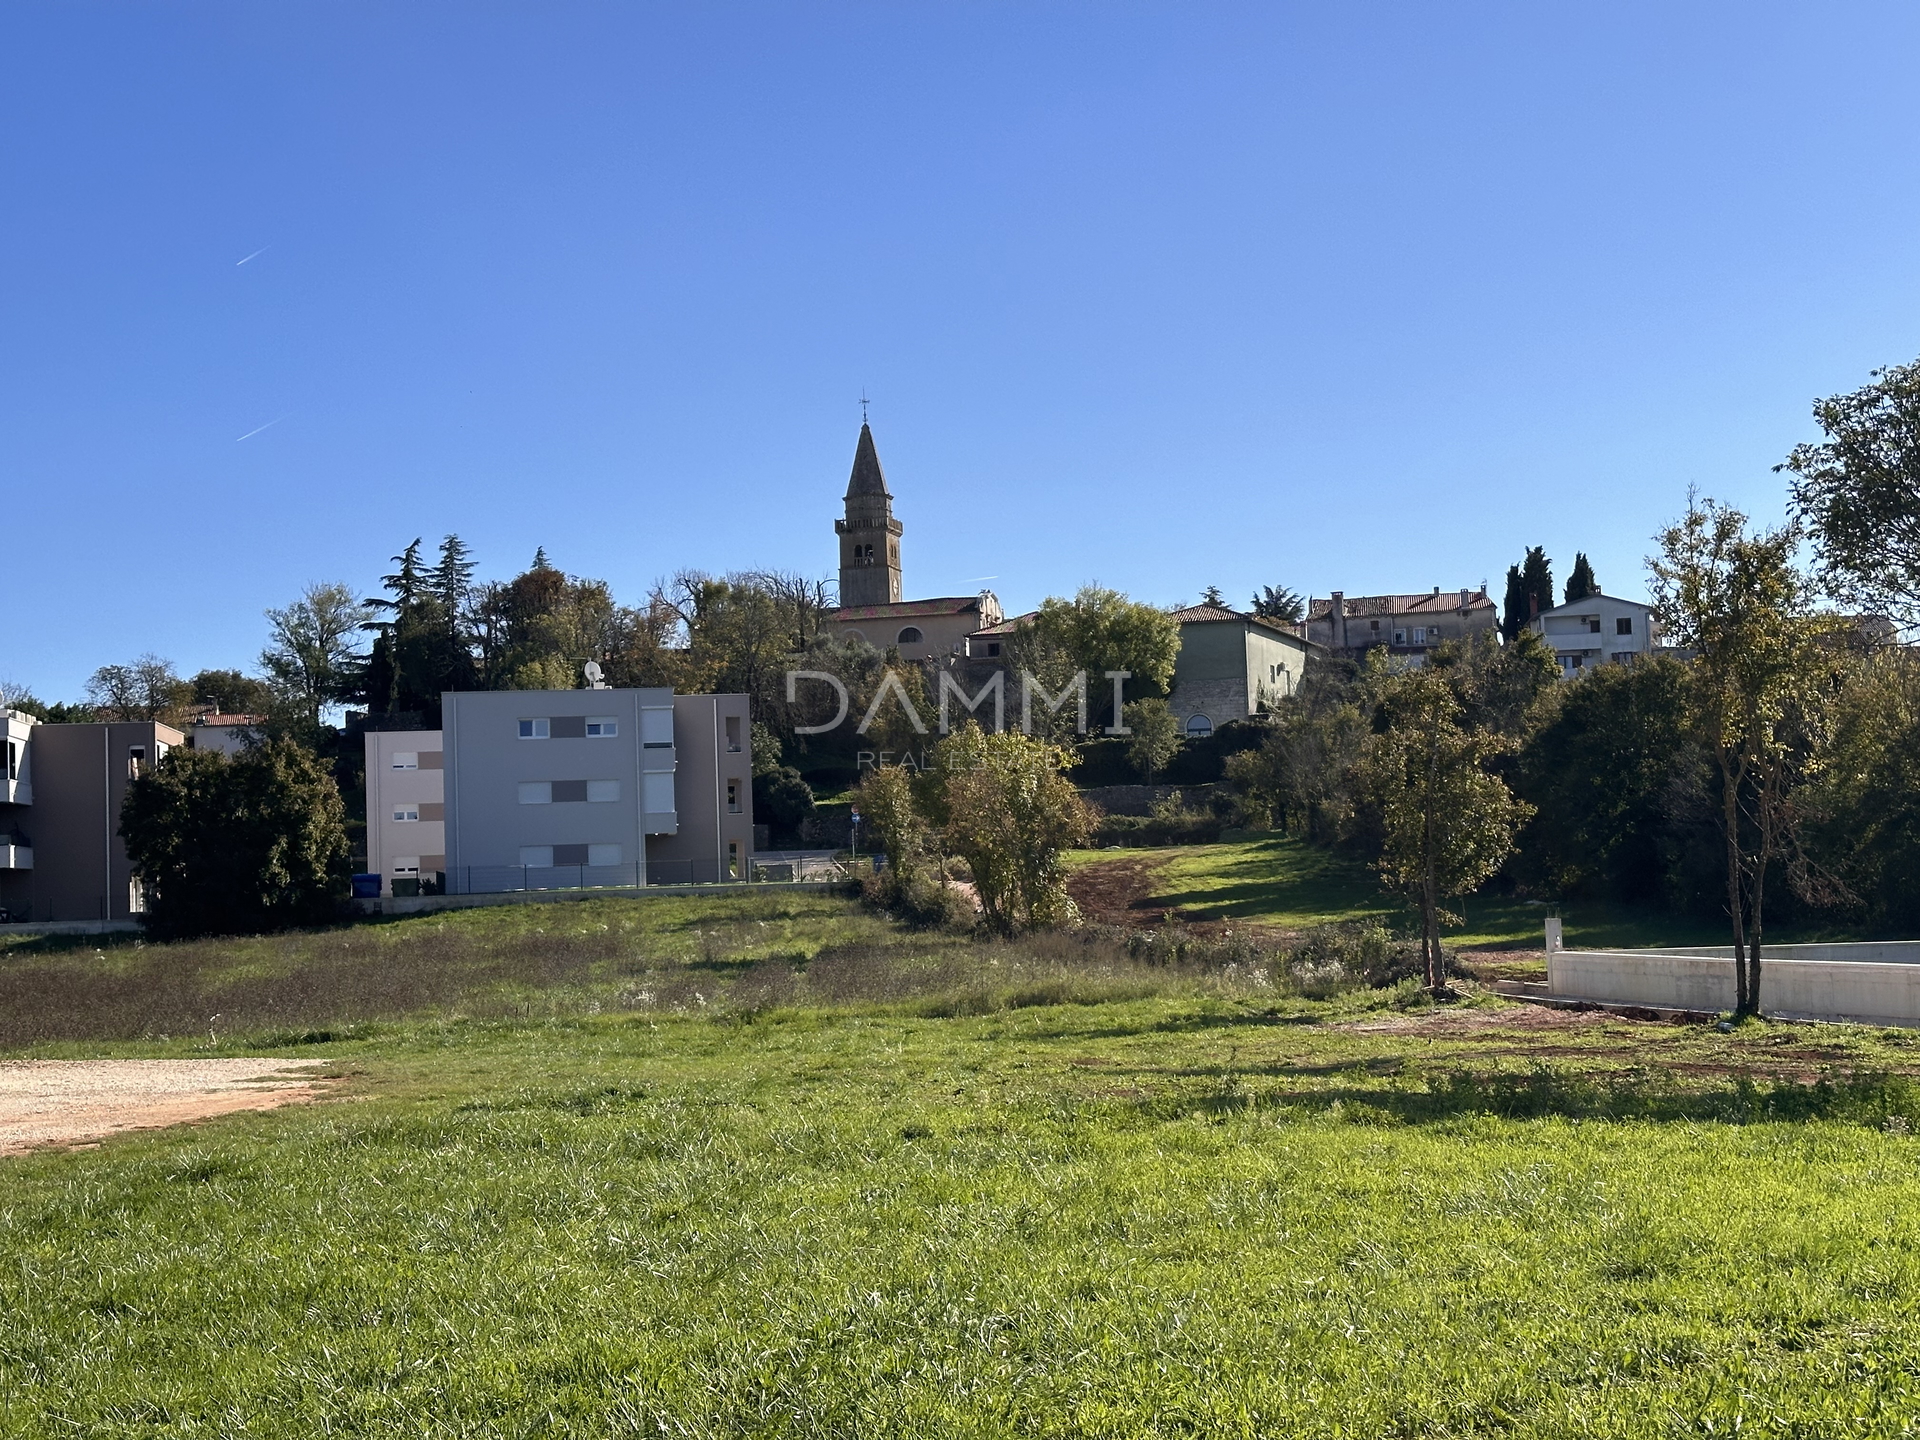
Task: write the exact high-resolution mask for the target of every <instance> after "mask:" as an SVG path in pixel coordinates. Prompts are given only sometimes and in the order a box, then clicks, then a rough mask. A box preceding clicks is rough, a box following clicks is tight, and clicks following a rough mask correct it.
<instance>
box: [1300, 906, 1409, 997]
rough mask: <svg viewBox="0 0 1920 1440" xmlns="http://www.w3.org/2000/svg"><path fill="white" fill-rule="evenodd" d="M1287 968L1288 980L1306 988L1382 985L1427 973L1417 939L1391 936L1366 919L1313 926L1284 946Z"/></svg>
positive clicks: (1309, 991)
mask: <svg viewBox="0 0 1920 1440" xmlns="http://www.w3.org/2000/svg"><path fill="white" fill-rule="evenodd" d="M1287 969H1288V972H1289V973H1290V974H1291V975H1292V977H1293V979H1294V983H1295V984H1297V985H1299V986H1300V988H1301V989H1302V990H1303V991H1305V992H1307V993H1309V994H1311V993H1314V992H1315V991H1321V992H1327V993H1330V992H1332V991H1334V990H1341V989H1348V988H1352V987H1353V986H1355V985H1359V984H1365V985H1370V986H1372V987H1373V988H1374V989H1376V990H1383V989H1386V988H1387V987H1389V986H1393V985H1398V984H1399V983H1400V982H1401V981H1402V980H1406V979H1408V978H1410V977H1414V976H1425V974H1426V973H1427V972H1426V966H1425V964H1424V963H1423V962H1422V961H1421V959H1420V947H1419V946H1418V945H1416V944H1414V943H1413V942H1412V941H1411V940H1401V939H1397V938H1395V936H1394V935H1393V933H1392V932H1391V931H1390V930H1388V929H1387V927H1386V926H1384V925H1382V924H1380V923H1379V922H1378V921H1372V920H1346V921H1341V922H1339V923H1336V924H1332V925H1316V926H1314V927H1313V928H1312V929H1311V930H1309V931H1307V932H1306V934H1304V935H1303V936H1301V938H1300V941H1299V943H1298V944H1296V945H1295V946H1294V947H1293V949H1292V950H1291V951H1290V952H1289V954H1288V956H1287Z"/></svg>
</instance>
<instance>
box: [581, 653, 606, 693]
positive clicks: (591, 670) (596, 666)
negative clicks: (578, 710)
mask: <svg viewBox="0 0 1920 1440" xmlns="http://www.w3.org/2000/svg"><path fill="white" fill-rule="evenodd" d="M600 674H601V671H600V662H599V661H598V660H589V661H587V663H586V676H587V688H588V689H590V690H600V689H603V688H605V687H603V686H602V685H601V684H600Z"/></svg>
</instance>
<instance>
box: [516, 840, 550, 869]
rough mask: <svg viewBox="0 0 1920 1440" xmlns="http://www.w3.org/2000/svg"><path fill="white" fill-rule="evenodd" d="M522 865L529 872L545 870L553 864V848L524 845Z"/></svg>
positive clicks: (521, 857)
mask: <svg viewBox="0 0 1920 1440" xmlns="http://www.w3.org/2000/svg"><path fill="white" fill-rule="evenodd" d="M520 863H521V864H522V865H523V866H525V867H526V868H527V869H529V870H545V869H548V868H550V867H551V866H552V864H553V846H551V845H522V846H521V847H520Z"/></svg>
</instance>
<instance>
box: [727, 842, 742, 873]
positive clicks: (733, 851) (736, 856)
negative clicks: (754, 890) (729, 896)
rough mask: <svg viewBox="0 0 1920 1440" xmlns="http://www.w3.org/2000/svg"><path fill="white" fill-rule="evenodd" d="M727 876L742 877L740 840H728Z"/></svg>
mask: <svg viewBox="0 0 1920 1440" xmlns="http://www.w3.org/2000/svg"><path fill="white" fill-rule="evenodd" d="M727 878H728V879H729V880H738V879H739V878H740V842H739V841H738V840H729V841H728V842H727Z"/></svg>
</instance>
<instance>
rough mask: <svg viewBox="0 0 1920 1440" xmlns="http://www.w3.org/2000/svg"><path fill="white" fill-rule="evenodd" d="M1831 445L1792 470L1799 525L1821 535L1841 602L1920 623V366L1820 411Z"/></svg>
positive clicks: (1807, 450)
mask: <svg viewBox="0 0 1920 1440" xmlns="http://www.w3.org/2000/svg"><path fill="white" fill-rule="evenodd" d="M1813 414H1814V418H1815V419H1816V420H1818V421H1819V422H1820V428H1821V429H1822V430H1824V431H1825V432H1826V435H1827V438H1826V440H1825V441H1824V442H1823V443H1821V444H1817V445H1814V444H1809V445H1796V446H1795V447H1794V448H1793V453H1792V454H1791V455H1789V456H1788V457H1787V458H1786V460H1785V462H1784V463H1783V464H1782V465H1780V466H1778V467H1776V468H1779V469H1784V470H1789V471H1791V472H1792V473H1793V474H1794V476H1795V477H1796V478H1795V480H1794V482H1793V513H1794V518H1795V520H1796V521H1798V522H1799V523H1800V524H1802V525H1804V526H1805V527H1806V529H1807V530H1808V531H1810V532H1811V534H1812V536H1813V540H1814V546H1815V551H1816V554H1817V556H1818V563H1819V578H1820V581H1821V583H1822V585H1823V586H1824V587H1825V588H1826V589H1827V590H1828V591H1829V592H1830V593H1832V594H1834V595H1836V596H1839V597H1841V598H1843V599H1845V600H1848V601H1850V602H1852V603H1855V604H1858V605H1862V606H1865V607H1867V608H1870V609H1875V610H1883V611H1885V612H1886V613H1888V614H1890V615H1892V616H1894V617H1895V618H1897V619H1898V620H1899V621H1900V622H1901V623H1902V624H1905V625H1913V624H1916V623H1920V361H1916V362H1915V363H1913V364H1911V365H1895V366H1890V367H1888V368H1887V369H1884V370H1875V371H1874V372H1873V383H1872V384H1870V385H1866V386H1863V387H1862V388H1860V389H1858V390H1855V391H1854V392H1852V393H1851V394H1848V395H1834V396H1830V397H1829V398H1827V399H1825V400H1818V401H1815V402H1814V406H1813Z"/></svg>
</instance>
